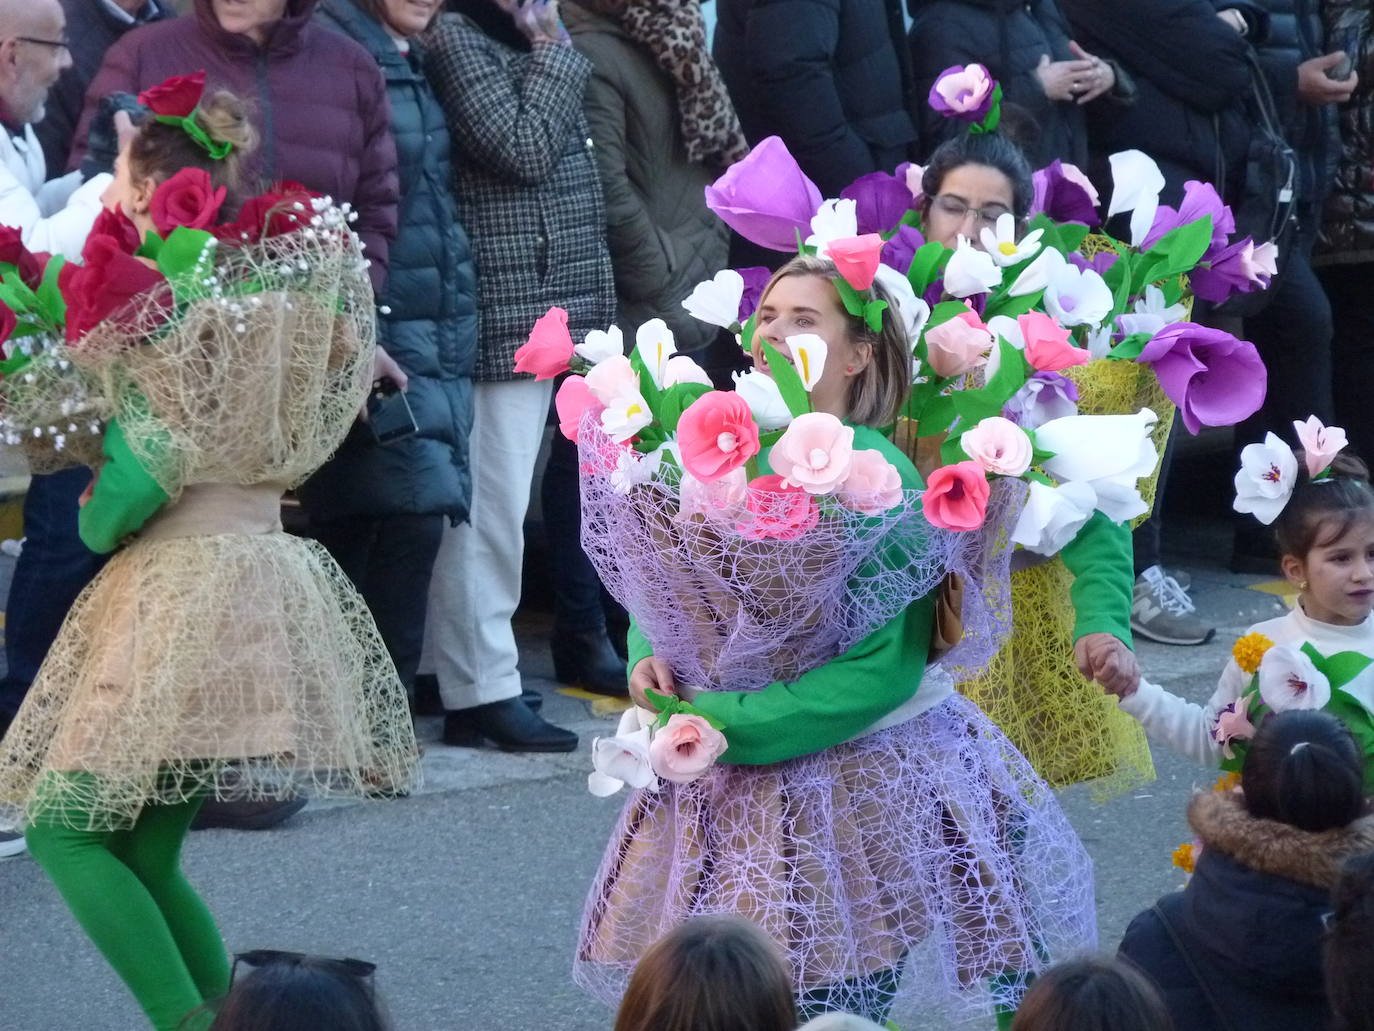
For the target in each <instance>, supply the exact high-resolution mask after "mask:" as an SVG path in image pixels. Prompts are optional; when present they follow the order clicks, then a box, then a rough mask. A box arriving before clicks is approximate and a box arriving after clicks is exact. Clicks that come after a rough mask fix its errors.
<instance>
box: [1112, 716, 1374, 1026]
mask: <svg viewBox="0 0 1374 1031" xmlns="http://www.w3.org/2000/svg"><path fill="white" fill-rule="evenodd" d="M1362 766H1363V761H1362V756H1361V754H1360V749H1359V747H1358V746H1357V745H1356V743H1355V740H1354V738H1353V737H1352V736H1351V734H1350V731H1349V730H1348V729H1347V728H1346V727H1345V726H1343V725H1342V723H1341V721H1340V720H1338V719H1336V718H1335V717H1334V716H1332V715H1330V714H1329V713H1324V712H1315V711H1309V710H1298V711H1289V712H1282V713H1278V714H1276V715H1274V716H1272V717H1270V718H1268V719H1266V720H1264V721H1263V723H1262V725H1261V726H1260V728H1259V730H1258V731H1257V733H1256V735H1255V738H1254V740H1253V741H1252V742H1251V747H1250V749H1249V751H1248V752H1247V754H1246V757H1245V764H1244V766H1243V768H1242V771H1241V787H1240V790H1239V791H1208V792H1204V793H1201V794H1199V795H1197V796H1196V797H1195V798H1194V799H1193V801H1192V804H1191V805H1190V806H1189V807H1188V822H1189V823H1190V824H1191V825H1192V827H1193V831H1194V832H1195V833H1196V834H1197V836H1198V838H1199V839H1200V840H1201V842H1202V852H1201V855H1200V856H1199V857H1198V859H1197V865H1196V867H1195V869H1194V874H1193V877H1192V879H1191V880H1190V881H1189V882H1188V885H1187V887H1185V888H1184V889H1183V890H1182V891H1180V892H1175V893H1174V894H1172V895H1167V896H1165V897H1164V898H1162V899H1160V900H1159V902H1157V903H1156V904H1155V905H1154V906H1153V907H1152V908H1150V909H1147V910H1145V911H1144V912H1143V913H1140V914H1139V915H1138V916H1137V917H1136V918H1135V919H1134V920H1133V921H1132V922H1131V925H1130V927H1129V928H1127V930H1126V935H1125V937H1124V938H1123V939H1122V942H1121V950H1120V954H1121V955H1122V956H1124V957H1126V958H1127V959H1129V960H1131V961H1132V962H1134V963H1135V964H1136V965H1137V966H1139V967H1140V968H1141V969H1143V970H1144V971H1145V973H1146V974H1148V975H1149V976H1150V978H1151V979H1152V980H1153V981H1154V982H1155V984H1156V985H1157V986H1158V987H1159V989H1160V991H1161V993H1162V994H1163V996H1164V1001H1165V1005H1166V1006H1167V1007H1168V1009H1169V1014H1170V1016H1171V1017H1172V1018H1173V1023H1174V1028H1175V1031H1217V1029H1226V1028H1237V1029H1239V1028H1245V1029H1246V1031H1287V1029H1289V1028H1325V1027H1330V1026H1331V1025H1330V1024H1329V1022H1328V1017H1327V997H1326V992H1325V990H1324V987H1323V979H1322V938H1323V924H1324V922H1325V921H1326V920H1327V919H1328V917H1329V911H1330V909H1331V901H1330V892H1331V889H1332V887H1333V886H1334V885H1335V883H1336V881H1337V877H1338V874H1339V872H1340V869H1341V864H1342V862H1343V861H1344V860H1346V859H1348V858H1349V857H1351V856H1356V855H1360V854H1362V853H1366V852H1369V851H1370V850H1371V849H1374V817H1370V816H1368V815H1366V808H1365V802H1364V795H1363V790H1362V787H1361V770H1362Z"/></svg>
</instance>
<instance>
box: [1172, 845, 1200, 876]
mask: <svg viewBox="0 0 1374 1031" xmlns="http://www.w3.org/2000/svg"><path fill="white" fill-rule="evenodd" d="M1197 851H1198V850H1197V846H1196V845H1195V844H1193V843H1192V842H1191V841H1185V842H1184V843H1183V844H1182V845H1180V846H1178V848H1176V849H1174V853H1173V857H1174V865H1175V866H1176V867H1178V868H1179V869H1180V870H1182V871H1183V872H1184V873H1192V872H1193V867H1194V866H1195V865H1196V863H1197Z"/></svg>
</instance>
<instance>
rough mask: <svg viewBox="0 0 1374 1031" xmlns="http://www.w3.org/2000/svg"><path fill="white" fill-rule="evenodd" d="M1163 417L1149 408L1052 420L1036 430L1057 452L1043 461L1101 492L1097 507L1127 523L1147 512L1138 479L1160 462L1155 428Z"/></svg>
mask: <svg viewBox="0 0 1374 1031" xmlns="http://www.w3.org/2000/svg"><path fill="white" fill-rule="evenodd" d="M1158 421H1159V416H1157V415H1156V414H1155V413H1154V412H1152V411H1151V410H1150V409H1148V408H1142V409H1141V410H1140V411H1139V412H1137V413H1136V414H1135V415H1070V416H1066V417H1065V418H1062V419H1051V420H1050V421H1049V422H1046V423H1044V424H1042V425H1041V426H1040V427H1039V428H1038V429H1037V430H1036V431H1035V441H1036V444H1037V445H1038V446H1039V447H1040V448H1042V449H1044V450H1046V451H1053V452H1054V457H1053V458H1050V459H1047V460H1046V461H1045V462H1044V463H1043V468H1044V470H1045V472H1047V473H1049V474H1050V475H1051V476H1052V477H1054V478H1055V479H1056V480H1058V481H1059V482H1060V483H1086V484H1087V485H1088V486H1089V487H1091V488H1092V489H1093V492H1094V493H1095V494H1096V495H1097V509H1098V511H1100V512H1102V513H1103V514H1105V515H1106V516H1107V518H1108V519H1111V520H1112V521H1113V522H1117V523H1124V522H1125V521H1126V520H1127V519H1134V518H1135V517H1136V516H1138V515H1142V514H1144V513H1145V512H1146V511H1148V509H1149V506H1148V505H1146V504H1145V499H1144V498H1142V497H1141V496H1140V486H1139V482H1138V481H1139V480H1140V478H1141V477H1142V476H1148V475H1150V473H1152V472H1154V468H1155V466H1156V465H1157V464H1158V462H1159V454H1158V452H1157V451H1156V450H1155V445H1154V441H1152V440H1151V439H1150V430H1151V428H1152V427H1153V426H1154V424H1155V423H1157V422H1158Z"/></svg>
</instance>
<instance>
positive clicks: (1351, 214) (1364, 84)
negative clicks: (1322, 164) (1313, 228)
mask: <svg viewBox="0 0 1374 1031" xmlns="http://www.w3.org/2000/svg"><path fill="white" fill-rule="evenodd" d="M1322 6H1323V10H1324V18H1325V21H1326V38H1327V41H1328V42H1327V46H1329V47H1330V48H1332V49H1335V50H1339V49H1345V48H1347V47H1349V48H1350V54H1351V57H1352V58H1354V61H1355V71H1357V72H1358V73H1359V76H1360V84H1359V86H1357V87H1356V88H1355V94H1354V96H1352V97H1351V98H1350V102H1349V103H1348V104H1342V105H1341V107H1340V136H1341V152H1340V156H1339V160H1338V161H1337V163H1336V174H1335V177H1334V179H1333V181H1332V184H1331V192H1330V193H1329V194H1327V198H1326V209H1325V213H1324V216H1323V218H1322V235H1321V239H1320V240H1319V241H1318V243H1317V252H1316V255H1315V257H1314V258H1313V263H1314V264H1323V265H1330V264H1354V263H1357V262H1371V261H1374V17H1372V16H1371V15H1372V13H1374V4H1371V2H1370V0H1325V3H1324V4H1323V5H1322Z"/></svg>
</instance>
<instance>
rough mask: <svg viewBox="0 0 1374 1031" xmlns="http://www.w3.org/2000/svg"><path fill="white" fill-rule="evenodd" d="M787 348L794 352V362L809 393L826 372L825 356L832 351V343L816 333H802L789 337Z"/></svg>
mask: <svg viewBox="0 0 1374 1031" xmlns="http://www.w3.org/2000/svg"><path fill="white" fill-rule="evenodd" d="M787 349H788V351H790V352H791V353H792V364H793V365H795V366H796V367H797V375H799V376H801V381H802V386H804V387H805V388H806V389H807V392H808V393H809V392H810V391H811V388H812V387H814V386H815V385H816V384H817V383H818V382H820V378H821V374H822V373H823V372H825V358H826V355H828V354H829V353H830V345H829V344H827V343H826V342H825V341H824V340H823V339H821V338H820V337H818V336H816V334H815V333H801V334H798V335H797V336H791V337H788V338H787Z"/></svg>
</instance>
